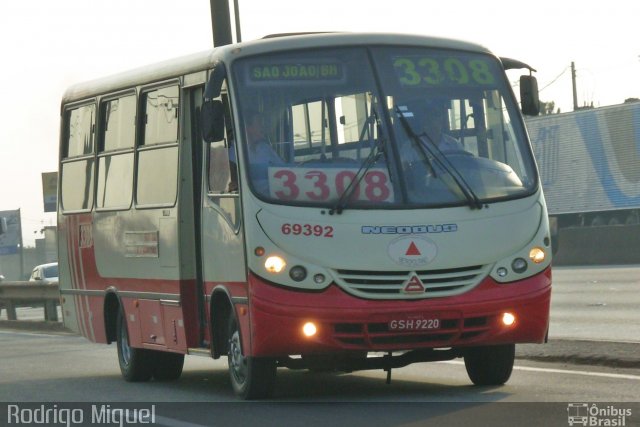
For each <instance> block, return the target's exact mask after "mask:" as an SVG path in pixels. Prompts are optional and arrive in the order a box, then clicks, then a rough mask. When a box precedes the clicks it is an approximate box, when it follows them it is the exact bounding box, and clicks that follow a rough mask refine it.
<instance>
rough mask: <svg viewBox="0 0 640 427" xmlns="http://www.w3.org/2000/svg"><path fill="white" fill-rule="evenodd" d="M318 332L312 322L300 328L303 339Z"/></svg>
mask: <svg viewBox="0 0 640 427" xmlns="http://www.w3.org/2000/svg"><path fill="white" fill-rule="evenodd" d="M317 332H318V328H316V325H315V324H313V323H312V322H307V323H305V324H304V326H303V327H302V333H303V334H304V336H305V337H312V336H314V335H315V334H316V333H317Z"/></svg>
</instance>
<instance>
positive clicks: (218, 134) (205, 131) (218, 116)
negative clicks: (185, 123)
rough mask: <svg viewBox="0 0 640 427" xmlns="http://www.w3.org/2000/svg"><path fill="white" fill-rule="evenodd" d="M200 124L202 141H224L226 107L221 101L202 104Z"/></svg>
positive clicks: (215, 100)
mask: <svg viewBox="0 0 640 427" xmlns="http://www.w3.org/2000/svg"><path fill="white" fill-rule="evenodd" d="M200 114H201V116H200V123H202V139H204V140H205V141H206V142H217V141H221V140H222V139H224V106H223V105H222V101H221V100H219V99H212V100H205V101H204V103H203V104H202V110H201V113H200Z"/></svg>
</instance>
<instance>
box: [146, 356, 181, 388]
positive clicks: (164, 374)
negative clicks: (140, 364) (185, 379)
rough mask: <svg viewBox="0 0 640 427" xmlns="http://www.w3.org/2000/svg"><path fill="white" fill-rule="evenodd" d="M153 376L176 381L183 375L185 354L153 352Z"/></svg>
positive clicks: (160, 379)
mask: <svg viewBox="0 0 640 427" xmlns="http://www.w3.org/2000/svg"><path fill="white" fill-rule="evenodd" d="M153 353H154V354H153V358H154V360H153V378H154V379H156V380H157V381H175V380H177V379H178V378H180V375H182V368H183V366H184V354H179V353H169V352H165V351H154V352H153Z"/></svg>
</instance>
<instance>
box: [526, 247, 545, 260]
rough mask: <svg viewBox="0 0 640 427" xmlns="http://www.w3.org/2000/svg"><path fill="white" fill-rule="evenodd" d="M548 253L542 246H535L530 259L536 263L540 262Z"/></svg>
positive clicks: (530, 252)
mask: <svg viewBox="0 0 640 427" xmlns="http://www.w3.org/2000/svg"><path fill="white" fill-rule="evenodd" d="M545 257H546V254H545V253H544V249H542V248H537V247H536V248H533V249H531V250H530V251H529V259H530V260H531V261H533V262H535V263H536V264H540V263H541V262H543V261H544V259H545Z"/></svg>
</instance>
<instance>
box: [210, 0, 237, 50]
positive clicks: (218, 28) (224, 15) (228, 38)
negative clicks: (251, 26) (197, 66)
mask: <svg viewBox="0 0 640 427" xmlns="http://www.w3.org/2000/svg"><path fill="white" fill-rule="evenodd" d="M230 1H231V0H210V4H211V29H212V30H213V31H212V32H213V47H217V46H224V45H227V44H232V43H233V32H232V21H231V12H230V9H229V2H230ZM233 15H234V18H235V19H234V23H235V27H236V43H240V42H241V41H242V35H241V33H240V10H239V5H238V0H233Z"/></svg>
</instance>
